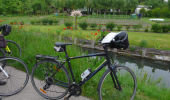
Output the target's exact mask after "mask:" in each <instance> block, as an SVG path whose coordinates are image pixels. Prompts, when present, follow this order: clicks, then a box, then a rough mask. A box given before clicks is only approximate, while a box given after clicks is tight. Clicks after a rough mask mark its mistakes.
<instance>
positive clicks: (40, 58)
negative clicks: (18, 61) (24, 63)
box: [35, 54, 59, 60]
mask: <svg viewBox="0 0 170 100" xmlns="http://www.w3.org/2000/svg"><path fill="white" fill-rule="evenodd" d="M35 57H36V60H43V59H49V60H56V59H58V58H59V56H49V55H41V54H37V55H35Z"/></svg>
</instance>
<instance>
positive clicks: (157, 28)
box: [151, 24, 162, 32]
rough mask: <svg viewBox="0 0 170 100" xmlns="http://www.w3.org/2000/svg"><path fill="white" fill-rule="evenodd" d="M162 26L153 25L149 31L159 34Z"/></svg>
mask: <svg viewBox="0 0 170 100" xmlns="http://www.w3.org/2000/svg"><path fill="white" fill-rule="evenodd" d="M161 29H162V26H161V25H159V24H153V25H152V28H151V30H153V32H161Z"/></svg>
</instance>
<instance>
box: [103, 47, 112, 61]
mask: <svg viewBox="0 0 170 100" xmlns="http://www.w3.org/2000/svg"><path fill="white" fill-rule="evenodd" d="M103 48H104V52H105V53H106V59H107V61H109V64H110V58H109V54H108V47H107V45H103Z"/></svg>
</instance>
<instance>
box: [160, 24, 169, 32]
mask: <svg viewBox="0 0 170 100" xmlns="http://www.w3.org/2000/svg"><path fill="white" fill-rule="evenodd" d="M162 31H163V32H164V33H166V32H168V31H169V26H168V25H162Z"/></svg>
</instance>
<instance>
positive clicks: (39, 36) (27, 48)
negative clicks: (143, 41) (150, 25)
mask: <svg viewBox="0 0 170 100" xmlns="http://www.w3.org/2000/svg"><path fill="white" fill-rule="evenodd" d="M131 34H136V33H133V32H132V33H130V34H129V36H131ZM137 35H138V36H140V35H139V34H137ZM5 38H7V39H10V40H13V41H15V42H16V43H18V44H19V45H20V47H21V49H22V57H21V59H22V60H23V61H24V62H25V63H26V64H27V66H28V69H29V71H30V72H31V70H32V68H33V66H34V65H35V63H36V61H35V56H34V55H35V54H44V55H51V56H55V55H59V56H60V57H61V58H64V53H58V52H55V51H54V49H53V46H54V43H55V42H62V41H63V40H62V41H59V40H58V36H54V34H47V33H41V31H40V29H39V30H36V32H35V30H27V31H25V29H17V28H14V27H13V30H12V32H11V34H10V35H9V36H6V37H5ZM134 38H135V37H134ZM136 40H137V39H136ZM130 42H131V41H130ZM67 51H68V55H69V56H70V57H74V56H80V55H83V52H82V49H81V48H79V47H78V46H74V45H72V46H67ZM85 54H88V52H86V53H85ZM103 60H104V59H101V60H99V58H98V57H97V58H82V59H76V60H71V65H72V68H73V70H74V74H75V77H76V81H79V80H81V76H80V75H81V73H83V72H84V71H85V70H86V69H88V68H91V69H92V70H93V71H94V70H95V69H96V68H97V67H98V66H99V65H100V64H101V63H102V62H103ZM65 66H66V68H68V65H67V64H65ZM104 71H105V70H104V69H102V70H101V71H100V72H99V73H98V74H96V75H95V76H94V77H93V78H92V79H90V80H89V81H88V82H87V83H85V84H84V85H83V86H82V91H83V93H82V95H84V96H87V97H89V98H92V99H94V100H98V94H97V85H98V82H99V79H100V77H101V76H102V74H103V72H104ZM136 75H137V82H138V87H137V94H136V96H135V100H140V99H141V100H142V99H143V100H145V99H151V100H156V99H160V100H169V99H170V90H169V89H167V88H160V87H158V86H157V84H158V83H160V80H159V79H158V80H156V81H154V80H151V79H152V78H150V79H149V80H148V79H147V77H148V76H147V74H145V73H144V74H137V73H136ZM40 76H41V75H40ZM37 77H38V76H37ZM161 86H162V85H161ZM165 94H166V95H165Z"/></svg>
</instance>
